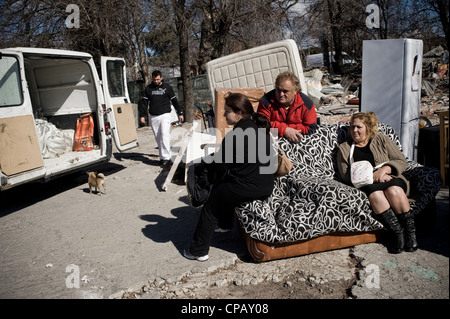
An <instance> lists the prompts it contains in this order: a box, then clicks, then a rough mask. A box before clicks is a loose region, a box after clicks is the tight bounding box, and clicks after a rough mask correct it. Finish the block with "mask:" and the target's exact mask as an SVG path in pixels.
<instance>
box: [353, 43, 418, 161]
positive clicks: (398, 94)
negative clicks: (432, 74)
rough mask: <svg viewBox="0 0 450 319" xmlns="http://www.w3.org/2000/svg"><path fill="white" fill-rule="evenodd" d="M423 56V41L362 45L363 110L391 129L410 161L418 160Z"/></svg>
mask: <svg viewBox="0 0 450 319" xmlns="http://www.w3.org/2000/svg"><path fill="white" fill-rule="evenodd" d="M422 54H423V43H422V40H415V39H387V40H367V41H363V57H362V84H361V102H360V110H361V112H369V111H372V112H374V113H375V114H376V115H377V117H378V120H379V121H380V122H382V123H386V124H389V125H390V126H392V127H393V128H394V130H395V132H396V133H397V134H398V135H399V137H400V143H401V144H402V148H403V154H404V155H405V156H406V157H407V158H408V159H410V160H417V146H418V140H419V116H420V91H421V85H422Z"/></svg>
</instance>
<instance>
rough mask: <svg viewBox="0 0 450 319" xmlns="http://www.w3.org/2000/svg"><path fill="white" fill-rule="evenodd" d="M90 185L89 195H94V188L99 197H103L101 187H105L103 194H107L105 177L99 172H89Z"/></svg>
mask: <svg viewBox="0 0 450 319" xmlns="http://www.w3.org/2000/svg"><path fill="white" fill-rule="evenodd" d="M86 174H88V176H89V178H88V184H89V193H90V194H92V188H94V189H95V191H96V192H97V194H98V195H100V196H101V195H102V191H101V187H102V185H103V194H106V183H105V175H103V174H102V173H98V174H97V172H87V173H86Z"/></svg>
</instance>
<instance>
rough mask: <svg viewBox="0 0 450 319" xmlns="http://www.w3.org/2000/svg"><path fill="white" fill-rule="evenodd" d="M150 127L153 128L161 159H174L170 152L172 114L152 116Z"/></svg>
mask: <svg viewBox="0 0 450 319" xmlns="http://www.w3.org/2000/svg"><path fill="white" fill-rule="evenodd" d="M150 125H151V126H152V129H153V133H154V134H155V139H156V143H157V144H158V151H159V159H160V160H170V159H171V158H172V154H171V152H170V126H171V115H170V113H164V114H161V115H150Z"/></svg>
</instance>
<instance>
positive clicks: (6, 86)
mask: <svg viewBox="0 0 450 319" xmlns="http://www.w3.org/2000/svg"><path fill="white" fill-rule="evenodd" d="M19 70H20V69H19V61H18V60H17V58H15V57H12V56H5V55H3V56H2V58H1V59H0V107H1V106H14V105H21V104H22V103H23V95H22V86H21V84H20V71H19Z"/></svg>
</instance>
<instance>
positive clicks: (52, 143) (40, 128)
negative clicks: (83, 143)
mask: <svg viewBox="0 0 450 319" xmlns="http://www.w3.org/2000/svg"><path fill="white" fill-rule="evenodd" d="M35 123H36V131H37V136H38V140H39V146H40V148H41V153H42V157H43V158H44V159H45V158H55V157H58V156H60V155H62V154H64V153H65V152H67V151H70V150H71V149H72V145H73V136H74V130H64V131H61V130H59V129H58V128H57V127H56V126H55V125H54V124H52V123H49V122H48V121H46V120H42V119H36V120H35Z"/></svg>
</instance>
